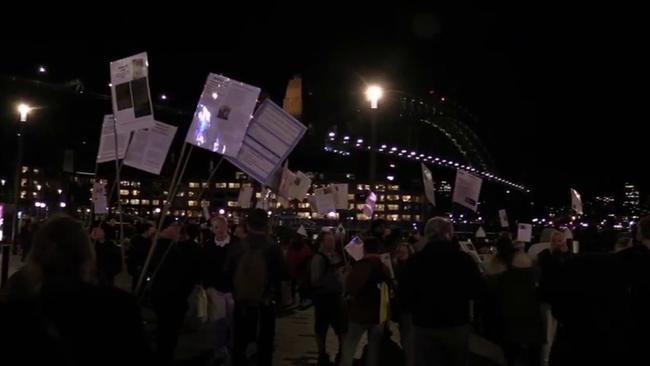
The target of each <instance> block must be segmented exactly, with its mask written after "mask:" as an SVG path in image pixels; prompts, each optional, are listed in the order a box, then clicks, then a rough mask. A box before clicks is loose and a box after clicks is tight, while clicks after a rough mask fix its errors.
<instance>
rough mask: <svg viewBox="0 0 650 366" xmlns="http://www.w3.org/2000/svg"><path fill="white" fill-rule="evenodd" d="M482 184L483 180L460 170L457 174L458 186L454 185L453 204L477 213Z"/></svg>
mask: <svg viewBox="0 0 650 366" xmlns="http://www.w3.org/2000/svg"><path fill="white" fill-rule="evenodd" d="M482 183H483V179H481V178H479V177H477V176H475V175H472V174H470V173H468V172H466V171H464V170H458V172H457V173H456V184H455V185H454V195H453V198H452V200H453V202H456V203H458V204H460V205H462V206H465V207H467V208H469V209H470V210H472V211H474V212H476V209H477V208H478V198H479V195H480V194H481V184H482Z"/></svg>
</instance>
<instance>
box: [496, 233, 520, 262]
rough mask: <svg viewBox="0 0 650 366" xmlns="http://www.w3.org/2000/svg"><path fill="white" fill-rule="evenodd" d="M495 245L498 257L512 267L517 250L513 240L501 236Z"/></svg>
mask: <svg viewBox="0 0 650 366" xmlns="http://www.w3.org/2000/svg"><path fill="white" fill-rule="evenodd" d="M495 246H496V247H497V254H496V257H497V258H498V259H499V260H500V261H501V262H502V263H503V264H505V265H506V267H510V264H511V263H512V259H513V258H514V256H515V253H516V252H517V249H515V246H514V245H513V244H512V240H510V239H509V238H506V237H501V238H499V239H497V241H496V243H495Z"/></svg>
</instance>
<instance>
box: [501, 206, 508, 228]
mask: <svg viewBox="0 0 650 366" xmlns="http://www.w3.org/2000/svg"><path fill="white" fill-rule="evenodd" d="M499 221H500V222H501V227H503V228H507V227H510V223H508V214H507V213H506V210H505V209H502V210H499Z"/></svg>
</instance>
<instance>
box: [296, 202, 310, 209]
mask: <svg viewBox="0 0 650 366" xmlns="http://www.w3.org/2000/svg"><path fill="white" fill-rule="evenodd" d="M298 208H309V202H300V203H298Z"/></svg>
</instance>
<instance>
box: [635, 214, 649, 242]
mask: <svg viewBox="0 0 650 366" xmlns="http://www.w3.org/2000/svg"><path fill="white" fill-rule="evenodd" d="M637 232H638V234H639V240H650V216H646V217H644V218H642V219H641V220H640V221H639V224H638V227H637Z"/></svg>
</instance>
